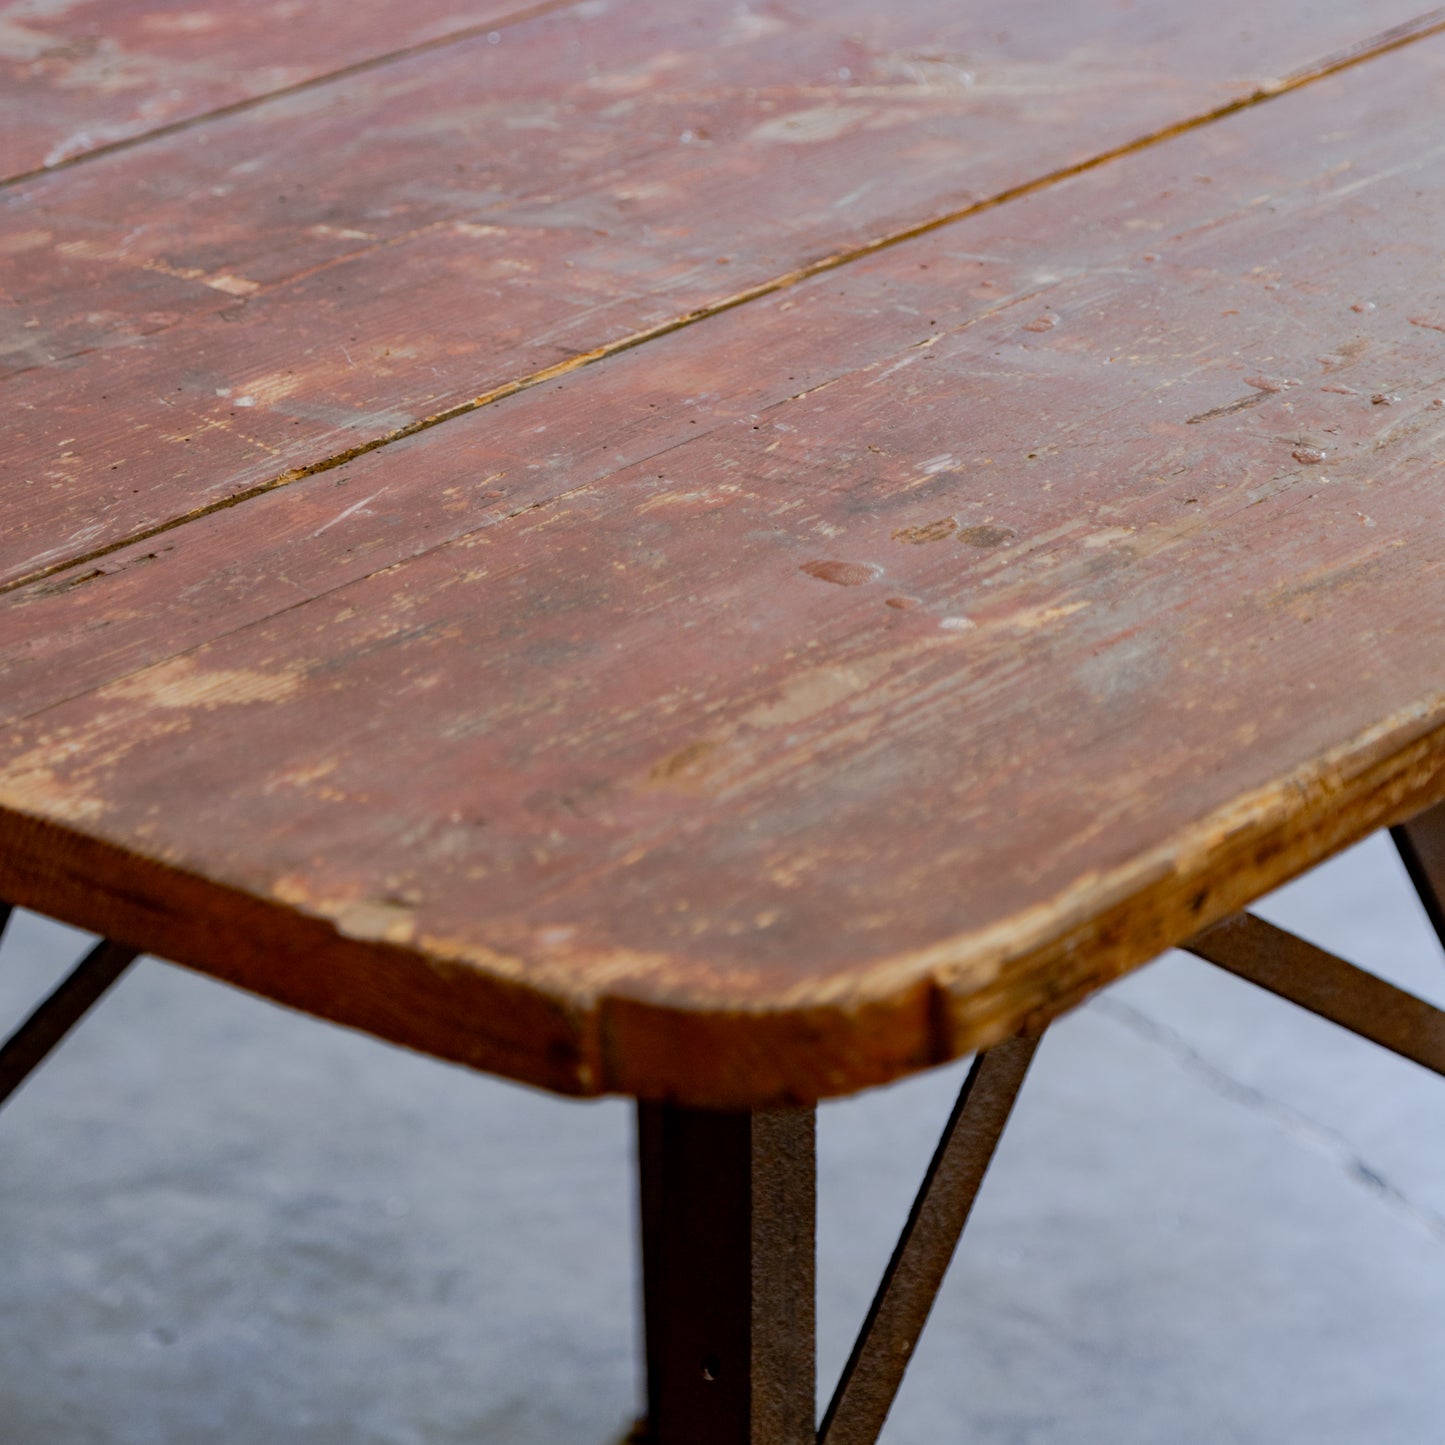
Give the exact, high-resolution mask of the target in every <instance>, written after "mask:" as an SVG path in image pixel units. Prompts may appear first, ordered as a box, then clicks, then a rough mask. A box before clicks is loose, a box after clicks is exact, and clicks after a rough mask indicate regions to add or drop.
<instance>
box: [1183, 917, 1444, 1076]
mask: <svg viewBox="0 0 1445 1445" xmlns="http://www.w3.org/2000/svg"><path fill="white" fill-rule="evenodd" d="M1180 946H1181V947H1182V948H1184V949H1186V950H1187V951H1188V952H1190V953H1192V954H1195V955H1196V956H1197V957H1199V958H1203V959H1207V960H1208V961H1209V962H1210V963H1213V964H1217V965H1218V966H1219V967H1220V968H1223V969H1226V970H1227V971H1228V972H1230V973H1232V974H1234V975H1235V976H1236V977H1238V978H1242V979H1246V980H1247V981H1248V982H1250V983H1253V984H1258V985H1259V987H1260V988H1263V989H1268V990H1269V992H1270V993H1273V994H1277V995H1278V996H1279V997H1280V998H1284V999H1288V1000H1289V1001H1290V1002H1291V1003H1294V1004H1298V1005H1299V1006H1300V1007H1301V1008H1305V1009H1308V1010H1309V1011H1310V1012H1311V1013H1313V1014H1318V1015H1319V1016H1320V1017H1321V1018H1324V1019H1328V1020H1329V1021H1330V1022H1331V1023H1335V1024H1339V1025H1340V1027H1341V1028H1345V1029H1348V1030H1349V1031H1350V1032H1351V1033H1352V1034H1358V1035H1359V1036H1360V1038H1362V1039H1368V1040H1369V1041H1370V1042H1371V1043H1374V1044H1379V1045H1380V1046H1381V1048H1386V1049H1389V1050H1390V1051H1391V1052H1392V1053H1396V1054H1399V1055H1400V1056H1401V1057H1402V1058H1406V1059H1410V1060H1412V1061H1413V1062H1415V1063H1417V1064H1420V1065H1422V1066H1423V1067H1424V1068H1427V1069H1431V1070H1433V1071H1434V1072H1435V1073H1437V1074H1445V1011H1442V1010H1441V1009H1437V1008H1436V1007H1435V1006H1434V1005H1433V1004H1428V1003H1426V1002H1425V1001H1424V1000H1423V999H1419V998H1416V997H1415V995H1414V994H1411V993H1406V992H1405V990H1404V989H1401V988H1396V987H1395V985H1394V984H1392V983H1386V982H1385V980H1384V979H1382V978H1376V977H1375V975H1374V974H1372V973H1366V972H1365V970H1364V969H1362V968H1356V967H1355V965H1354V964H1352V963H1346V962H1345V960H1344V959H1342V958H1337V957H1336V956H1335V955H1334V954H1332V953H1327V952H1326V951H1325V950H1324V949H1323V948H1316V947H1315V946H1314V944H1312V943H1306V942H1305V941H1304V939H1302V938H1296V937H1295V935H1294V934H1292V933H1287V932H1285V930H1284V929H1282V928H1276V927H1275V926H1274V925H1273V924H1272V923H1266V922H1265V921H1264V920H1263V919H1262V918H1256V917H1255V916H1254V915H1253V914H1252V913H1236V914H1235V915H1234V916H1233V917H1232V918H1226V919H1225V920H1224V921H1223V922H1222V923H1217V924H1215V925H1214V927H1213V928H1207V929H1205V931H1204V932H1203V933H1200V934H1198V935H1196V936H1195V937H1194V938H1191V939H1190V940H1189V942H1188V943H1185V944H1181V945H1180Z"/></svg>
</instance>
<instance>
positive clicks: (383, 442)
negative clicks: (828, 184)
mask: <svg viewBox="0 0 1445 1445" xmlns="http://www.w3.org/2000/svg"><path fill="white" fill-rule="evenodd" d="M568 3H571V0H568ZM559 8H562V7H561V6H560V5H557V4H553V3H547V4H543V5H539V6H537V7H535V8H534V10H533V11H532V12H529V13H528V15H525V16H523V17H522V18H530V17H531V16H532V15H536V14H542V13H546V12H547V11H549V10H552V9H559ZM482 28H483V29H484V30H490V29H496V28H497V26H496V25H495V24H493V25H490V26H484V27H482ZM1440 34H1445V8H1437V9H1435V10H1431V11H1429V12H1427V13H1426V14H1424V15H1422V16H1420V17H1418V18H1417V19H1415V20H1412V21H1406V22H1404V23H1403V24H1401V25H1397V26H1395V27H1394V28H1392V29H1390V30H1387V31H1384V32H1383V33H1382V34H1380V35H1378V36H1376V37H1374V38H1373V39H1372V40H1369V41H1364V42H1361V44H1360V45H1359V46H1357V47H1355V48H1353V49H1351V50H1346V51H1343V52H1339V53H1337V54H1335V55H1333V56H1328V57H1326V58H1325V59H1324V60H1322V61H1319V62H1316V63H1315V64H1313V65H1311V66H1308V67H1306V68H1305V69H1302V70H1298V71H1295V72H1294V73H1293V74H1291V75H1289V76H1287V77H1285V78H1284V79H1282V80H1276V81H1271V82H1268V83H1267V84H1265V85H1262V86H1260V87H1258V88H1256V89H1255V90H1253V91H1252V92H1250V94H1248V95H1246V96H1240V97H1238V98H1236V99H1234V100H1231V101H1227V102H1225V103H1224V104H1222V105H1218V106H1215V107H1214V108H1213V109H1211V110H1208V111H1204V112H1201V113H1200V114H1198V115H1195V116H1190V117H1188V118H1186V119H1185V120H1182V121H1177V122H1175V123H1174V124H1173V125H1170V126H1166V127H1164V128H1163V129H1162V130H1158V131H1154V132H1151V133H1150V134H1149V135H1147V136H1143V137H1141V138H1139V139H1137V140H1132V141H1126V142H1124V143H1123V144H1121V145H1118V146H1113V147H1111V148H1110V149H1108V150H1104V151H1100V152H1099V153H1098V154H1096V155H1093V156H1090V157H1088V158H1086V159H1085V160H1082V161H1077V162H1075V163H1073V164H1072V165H1068V166H1061V167H1059V168H1057V169H1055V170H1052V171H1048V172H1046V173H1045V174H1043V175H1041V176H1036V177H1034V178H1033V179H1032V180H1028V181H1022V182H1020V183H1019V184H1018V185H1015V186H1009V187H1006V188H1005V189H1004V190H1001V191H997V192H995V193H994V194H993V195H991V196H986V197H984V198H983V199H982V200H978V201H972V202H970V203H969V204H968V205H966V206H961V207H958V208H957V209H955V210H952V211H948V212H946V213H944V214H943V215H941V216H935V217H933V218H931V219H930V220H927V221H922V222H919V223H917V224H916V225H913V226H909V227H905V228H904V229H902V230H898V231H891V232H888V233H887V234H886V235H883V236H879V237H876V238H874V239H873V240H871V241H865V242H863V243H861V244H859V245H857V246H853V247H849V248H846V249H844V250H842V251H837V252H834V253H832V254H831V255H828V256H824V257H822V258H820V259H819V260H817V261H811V262H808V263H807V264H806V265H803V266H799V267H796V268H794V269H793V270H791V271H785V272H783V273H782V274H781V275H779V276H775V277H772V278H771V279H769V280H767V281H760V282H758V283H757V284H756V285H753V286H749V287H745V288H744V289H743V290H741V291H737V292H734V293H733V294H732V295H731V296H726V297H723V298H722V299H721V300H719V301H715V302H711V303H709V304H707V305H705V306H699V307H696V308H694V309H693V310H691V311H686V312H683V313H682V314H681V315H679V316H675V317H672V318H671V319H669V320H667V321H663V322H659V323H657V324H656V325H654V326H649V327H645V328H644V329H643V330H641V331H634V332H631V333H629V334H628V335H626V336H623V337H620V338H618V339H617V340H615V341H609V342H604V343H603V344H602V345H601V346H597V347H594V348H592V349H591V350H589V351H584V352H579V353H578V354H577V355H576V356H572V357H569V358H568V359H567V360H566V361H561V362H557V363H556V364H555V365H553V366H549V367H544V368H543V369H542V370H540V371H535V372H532V373H530V374H528V375H527V376H523V377H518V378H516V379H515V380H512V381H508V382H504V383H502V384H501V385H500V386H496V387H493V388H492V389H491V390H489V391H486V392H483V393H481V394H480V395H479V396H475V397H472V398H470V399H469V400H467V401H461V402H457V403H456V404H455V405H453V406H449V407H446V408H444V409H443V410H441V411H439V412H436V413H434V414H433V415H431V416H427V417H422V418H420V419H418V420H417V421H414V422H409V423H408V424H407V425H406V426H403V427H396V428H394V429H393V430H391V431H389V432H385V433H383V434H382V435H380V436H378V437H373V438H371V439H370V440H369V441H365V442H360V443H358V444H357V445H356V446H354V447H348V448H346V449H345V450H343V451H340V452H336V453H333V454H332V455H330V456H327V457H323V458H322V459H321V460H320V461H317V462H313V463H311V464H309V465H307V466H302V467H292V468H288V469H287V470H286V471H284V472H281V473H280V474H279V475H277V476H275V477H272V478H270V479H269V480H268V481H265V482H259V483H257V484H256V485H255V486H253V487H247V488H246V489H245V490H243V491H240V492H236V493H234V494H233V495H231V496H229V497H224V498H222V499H220V500H219V501H216V502H210V503H208V504H206V505H205V506H203V507H196V508H193V509H192V510H191V511H189V512H185V513H182V514H181V515H180V516H177V517H171V518H168V519H167V520H166V521H164V522H159V523H156V524H155V525H154V526H151V527H144V528H139V529H137V530H136V531H134V532H131V533H129V534H128V535H126V536H125V537H122V538H119V539H117V540H116V541H114V542H108V543H106V544H105V545H104V546H103V547H97V548H94V549H92V550H91V551H89V552H85V553H81V554H79V555H77V556H74V557H69V558H66V559H64V560H62V561H58V562H53V563H51V564H50V565H48V566H46V567H39V568H36V569H34V570H33V571H31V572H28V573H25V574H24V575H23V576H20V577H15V578H12V579H11V580H10V581H9V582H5V583H0V596H4V595H5V594H6V593H8V592H14V591H17V590H18V589H20V588H22V587H28V586H30V585H31V584H32V583H35V582H39V581H42V580H44V579H45V578H46V577H52V576H54V575H55V574H56V573H58V572H64V571H67V570H69V569H70V568H71V567H78V566H83V565H84V564H86V563H88V562H94V561H97V560H98V559H99V558H101V557H108V556H110V555H111V553H113V552H119V551H121V550H122V549H123V548H126V547H130V546H134V545H135V544H136V543H138V542H146V541H149V540H150V539H151V538H152V537H159V536H161V535H163V534H164V533H166V532H171V531H174V530H175V529H176V528H178V527H183V526H185V525H186V524H187V523H190V522H194V521H198V520H200V519H201V518H203V517H208V516H211V515H213V514H214V513H216V512H222V511H225V510H226V509H227V508H230V507H235V506H239V505H241V504H242V503H243V502H249V501H253V500H254V499H255V498H257V497H261V496H265V495H266V493H268V492H273V491H276V490H278V489H279V488H281V487H285V486H289V485H290V484H291V483H292V482H298V481H302V480H304V479H305V478H307V477H313V476H317V475H319V474H320V473H323V472H328V471H332V470H334V469H335V468H337V467H341V466H345V465H346V464H347V463H348V462H352V461H355V460H356V459H357V458H358V457H362V456H365V455H367V454H368V453H369V452H374V451H378V450H379V449H380V448H382V447H385V446H390V445H391V444H392V443H393V442H398V441H404V440H405V439H406V438H408V437H412V436H416V435H418V434H419V433H421V432H425V431H430V430H431V429H432V428H433V427H436V426H440V425H442V424H443V423H445V422H449V421H454V420H456V419H457V418H458V417H461V416H466V415H469V414H470V413H472V412H474V411H479V410H480V409H481V408H482V407H485V406H491V405H493V404H494V403H496V402H499V401H504V400H506V398H508V397H510V396H515V395H517V394H518V393H519V392H523V391H530V390H531V389H532V388H534V387H537V386H541V385H543V384H545V383H546V382H549V381H554V380H556V379H557V378H558V377H560V376H566V375H568V374H570V373H571V372H574V371H578V370H580V369H581V368H583V367H585V366H590V365H592V364H593V363H595V362H598V361H605V360H606V359H608V358H609V357H612V356H617V355H620V354H621V353H623V352H626V351H632V350H634V349H636V348H637V347H639V346H642V345H645V344H646V343H648V342H651V341H657V340H660V339H661V338H662V337H665V336H670V335H671V334H672V333H673V332H675V331H681V330H682V329H684V328H685V327H688V326H693V325H696V324H697V323H698V322H700V321H706V320H708V319H710V318H711V317H714V316H721V315H724V314H725V313H727V312H729V311H734V310H736V309H737V308H738V307H740V306H745V305H747V304H748V303H750V302H752V301H757V300H761V299H762V298H763V297H766V296H772V295H775V294H777V293H778V292H781V291H786V290H788V289H790V288H791V287H793V286H797V285H799V284H801V283H802V282H804V281H808V280H811V279H812V278H813V277H814V276H819V275H823V274H825V273H827V272H829V271H836V270H838V269H839V268H841V267H843V266H846V265H850V264H852V263H853V262H855V261H861V260H864V259H866V258H868V257H870V256H875V255H877V254H878V253H879V252H881V251H886V250H890V249H892V248H893V247H894V246H898V245H902V244H903V243H904V242H907V241H911V240H915V239H916V238H918V237H920V236H926V235H930V234H932V233H933V232H934V231H938V230H941V229H943V228H944V227H945V226H951V225H953V224H954V223H956V222H958V221H962V220H966V219H967V218H968V217H970V216H976V215H980V214H982V213H984V212H986V211H991V210H995V209H997V208H998V207H1000V206H1004V205H1007V204H1009V203H1010V202H1012V201H1017V200H1022V199H1024V198H1025V197H1027V196H1031V195H1034V194H1036V193H1038V192H1040V191H1043V190H1047V189H1048V188H1049V187H1051V186H1055V185H1059V184H1061V183H1062V182H1064V181H1067V180H1071V179H1073V178H1074V177H1075V176H1081V175H1085V174H1087V173H1088V172H1090V171H1093V170H1097V169H1098V168H1099V167H1101V166H1104V165H1107V164H1109V163H1110V162H1112V161H1116V160H1121V159H1123V158H1124V157H1126V156H1131V155H1135V154H1138V153H1139V152H1141V151H1146V150H1151V149H1153V147H1155V146H1157V145H1162V144H1164V143H1165V142H1167V141H1170V140H1173V139H1175V138H1176V137H1178V136H1182V135H1187V134H1189V133H1190V132H1191V131H1195V130H1198V129H1200V128H1202V127H1204V126H1206V125H1212V124H1213V123H1214V122H1216V121H1219V120H1223V119H1226V118H1227V117H1229V116H1231V115H1236V114H1238V113H1239V112H1240V111H1243V110H1248V109H1250V108H1251V107H1253V106H1256V105H1262V104H1264V103H1265V102H1267V101H1270V100H1274V99H1276V98H1277V97H1279V96H1281V95H1287V94H1289V93H1290V92H1291V91H1295V90H1299V89H1301V88H1303V87H1304V86H1306V85H1310V84H1313V83H1314V82H1315V81H1318V80H1324V79H1327V78H1328V77H1329V76H1332V75H1337V74H1339V73H1340V72H1342V71H1345V70H1349V69H1352V68H1353V67H1355V66H1357V65H1362V64H1364V63H1365V62H1366V61H1369V60H1374V59H1377V58H1378V57H1380V56H1382V55H1387V54H1389V53H1391V52H1392V51H1395V50H1400V49H1403V48H1404V47H1405V46H1407V45H1412V44H1414V43H1416V42H1417V41H1421V40H1425V39H1429V38H1430V37H1432V36H1435V35H1440ZM442 43H443V42H440V41H438V42H434V43H430V44H429V45H427V46H426V47H418V48H437V47H438V46H439V45H440V44H442ZM397 53H398V54H411V53H414V52H413V51H408V52H397ZM382 63H383V62H382V61H380V60H378V61H376V62H374V64H376V65H379V64H382ZM372 64H373V63H370V62H368V63H366V65H365V66H363V67H356V68H371V66H372ZM354 69H355V68H353V71H350V72H340V71H338V72H336V75H338V76H340V75H342V74H350V73H354ZM311 83H312V82H306V84H311ZM316 83H319V82H316ZM284 93H285V92H276V94H284ZM255 103H256V104H259V103H260V102H259V101H257V102H255ZM250 104H252V102H242V103H238V106H237V107H235V108H241V106H246V105H250ZM213 114H221V112H213ZM184 124H187V123H186V122H177V127H180V126H182V125H184ZM116 144H117V145H121V144H125V143H124V142H117V143H116ZM3 184H7V183H0V185H3Z"/></svg>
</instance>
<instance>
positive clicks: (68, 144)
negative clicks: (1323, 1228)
mask: <svg viewBox="0 0 1445 1445" xmlns="http://www.w3.org/2000/svg"><path fill="white" fill-rule="evenodd" d="M535 8H536V7H533V6H527V5H524V4H518V3H515V0H415V3H411V4H407V5H405V6H398V5H394V4H390V3H388V0H307V3H306V4H304V5H302V4H297V3H295V0H248V3H246V4H244V5H217V6H214V7H207V6H205V5H197V4H196V3H195V0H60V3H56V0H40V3H37V0H10V3H7V4H0V75H3V77H4V83H3V84H0V180H3V178H6V177H14V176H18V175H24V174H28V173H30V172H33V171H37V170H44V169H47V168H51V167H54V166H59V165H65V164H69V163H73V162H74V161H75V160H76V159H77V158H79V157H81V156H86V155H93V154H94V153H95V152H96V151H98V150H104V149H108V148H110V147H112V146H115V145H117V144H118V143H122V142H126V141H131V140H134V139H136V138H138V137H142V136H146V135H150V134H152V133H154V132H155V131H157V130H160V129H163V128H168V127H172V126H176V125H179V124H184V123H185V122H186V121H189V120H194V119H195V118H196V117H198V116H201V115H205V114H206V113H208V112H211V111H215V110H218V109H221V108H223V107H227V108H228V107H233V106H236V105H243V104H245V103H247V102H248V101H254V100H256V99H258V98H260V97H262V96H265V95H270V94H274V93H275V92H276V91H279V90H287V89H292V88H294V87H296V86H298V85H305V84H307V83H308V82H314V81H315V80H317V79H318V78H320V77H322V76H326V75H333V74H335V73H336V72H338V71H345V70H348V69H350V68H351V67H353V66H356V65H359V64H366V63H369V62H371V61H372V60H374V59H375V57H377V56H380V55H384V54H395V53H396V52H398V51H404V50H409V49H413V48H415V47H418V46H432V45H435V44H437V43H438V42H442V41H445V40H446V39H449V38H453V37H458V36H460V35H466V34H474V33H476V32H477V31H479V30H480V31H481V32H482V33H483V34H485V33H486V29H485V28H486V27H487V26H489V25H501V24H505V23H506V22H507V20H508V18H509V17H510V16H512V15H514V14H516V13H518V12H523V13H535Z"/></svg>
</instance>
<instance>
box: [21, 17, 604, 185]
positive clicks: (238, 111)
mask: <svg viewBox="0 0 1445 1445" xmlns="http://www.w3.org/2000/svg"><path fill="white" fill-rule="evenodd" d="M578 3H579V0H539V3H537V4H535V5H527V6H524V7H523V8H522V9H520V10H513V11H512V12H511V13H510V14H507V15H499V16H497V17H496V18H495V19H493V20H488V21H485V22H483V23H482V24H479V25H468V26H465V27H464V28H463V29H461V30H450V31H448V32H447V33H446V34H445V35H438V36H436V37H435V38H433V39H431V40H419V41H417V43H416V44H415V45H404V46H402V47H401V48H400V49H399V50H388V51H386V53H385V54H383V55H372V56H369V57H368V58H367V59H365V60H357V61H354V62H353V63H352V64H351V65H343V66H341V67H340V69H338V70H328V71H327V72H326V73H325V74H324V75H313V76H310V77H308V78H307V79H306V80H298V81H297V82H296V83H295V84H294V85H283V86H282V87H281V88H280V89H279V90H268V91H266V92H265V94H263V95H248V96H247V97H246V98H245V99H244V100H236V101H232V102H231V103H230V104H229V105H220V106H217V107H216V108H215V109H214V110H206V111H202V112H201V113H200V114H199V115H187V116H183V117H182V118H181V119H180V120H173V121H171V122H170V123H169V124H167V125H158V126H156V127H155V128H154V129H153V130H146V131H142V132H141V133H140V134H139V135H128V136H124V137H122V138H121V139H120V140H114V141H108V142H107V143H106V144H105V145H99V146H94V147H93V148H92V149H90V150H88V151H81V152H80V153H79V154H78V155H73V156H66V158H65V159H64V160H61V161H55V162H54V163H53V164H51V165H48V166H35V167H33V168H32V169H30V170H28V171H17V172H16V173H15V174H14V175H11V176H0V191H7V190H9V189H10V188H11V187H12V186H20V185H24V184H25V182H26V181H35V180H40V179H42V178H43V177H45V176H51V175H54V174H55V173H56V172H57V171H68V170H70V169H71V167H73V166H79V165H84V164H86V162H88V161H96V160H103V159H104V158H105V157H106V156H112V155H116V154H117V153H118V152H120V151H128V150H134V149H135V147H136V146H140V145H145V144H146V143H147V142H149V141H153V140H164V139H165V138H166V137H167V136H172V135H179V134H181V133H182V132H183V131H188V130H191V129H193V128H194V127H196V126H200V125H206V124H208V123H209V122H211V121H213V120H227V119H229V118H230V117H231V116H233V115H244V114H245V113H246V111H248V110H255V109H256V108H257V107H258V106H262V105H267V104H269V103H270V102H271V101H273V100H286V99H288V98H289V97H291V96H293V95H304V94H305V93H306V92H307V91H308V90H318V89H320V88H321V87H322V86H325V85H332V84H334V83H335V82H337V81H342V80H350V79H351V78H352V77H353V76H357V75H365V74H367V73H368V72H369V71H373V70H381V69H383V68H385V67H386V66H388V65H395V64H397V63H398V62H400V61H403V60H411V59H412V58H413V57H415V56H418V55H427V54H430V53H431V52H432V51H435V50H445V49H446V48H447V47H448V46H451V45H461V44H463V43H465V42H466V41H468V40H475V39H477V37H478V36H481V35H488V34H490V33H491V32H492V31H493V30H506V29H508V28H509V27H510V26H513V25H523V24H525V23H526V22H527V21H528V20H540V19H541V18H542V17H543V16H544V15H550V14H552V13H553V12H554V11H557V10H568V9H571V8H572V7H573V6H574V5H577V4H578Z"/></svg>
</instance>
